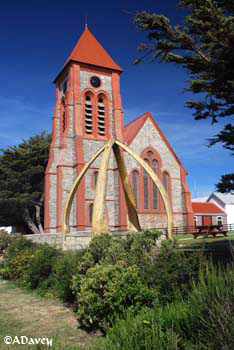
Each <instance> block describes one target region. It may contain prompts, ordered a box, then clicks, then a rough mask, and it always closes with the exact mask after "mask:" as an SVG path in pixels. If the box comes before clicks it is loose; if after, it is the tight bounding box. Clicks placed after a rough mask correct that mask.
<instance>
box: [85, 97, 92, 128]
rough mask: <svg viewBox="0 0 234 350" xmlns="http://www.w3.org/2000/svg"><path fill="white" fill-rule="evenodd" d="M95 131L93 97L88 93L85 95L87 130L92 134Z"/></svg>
mask: <svg viewBox="0 0 234 350" xmlns="http://www.w3.org/2000/svg"><path fill="white" fill-rule="evenodd" d="M92 131H93V118H92V102H91V97H90V96H89V95H87V96H86V97H85V132H86V133H87V134H92Z"/></svg>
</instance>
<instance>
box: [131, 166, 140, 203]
mask: <svg viewBox="0 0 234 350" xmlns="http://www.w3.org/2000/svg"><path fill="white" fill-rule="evenodd" d="M138 179H139V174H138V171H137V170H134V171H133V174H132V184H133V195H134V198H135V203H136V208H138Z"/></svg>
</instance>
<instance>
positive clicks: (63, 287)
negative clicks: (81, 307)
mask: <svg viewBox="0 0 234 350" xmlns="http://www.w3.org/2000/svg"><path fill="white" fill-rule="evenodd" d="M82 255H83V251H78V252H63V253H62V254H60V255H59V256H58V257H57V259H56V261H55V264H54V266H53V281H54V286H53V289H54V291H55V292H56V295H57V297H58V298H59V299H61V300H62V301H64V302H67V303H69V304H72V303H74V301H75V295H74V292H73V291H72V276H73V275H74V274H75V273H76V271H77V266H78V262H79V260H80V258H81V256H82Z"/></svg>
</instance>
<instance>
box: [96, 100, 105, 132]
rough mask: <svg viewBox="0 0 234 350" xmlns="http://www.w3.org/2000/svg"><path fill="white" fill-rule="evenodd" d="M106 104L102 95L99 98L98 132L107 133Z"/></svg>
mask: <svg viewBox="0 0 234 350" xmlns="http://www.w3.org/2000/svg"><path fill="white" fill-rule="evenodd" d="M105 133H106V130H105V105H104V103H103V99H102V97H100V98H99V99H98V134H99V135H105Z"/></svg>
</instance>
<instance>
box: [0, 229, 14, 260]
mask: <svg viewBox="0 0 234 350" xmlns="http://www.w3.org/2000/svg"><path fill="white" fill-rule="evenodd" d="M11 242H12V236H11V235H10V234H9V233H8V232H6V231H3V230H0V254H2V253H4V251H5V250H6V249H7V248H8V246H9V244H10V243H11Z"/></svg>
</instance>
